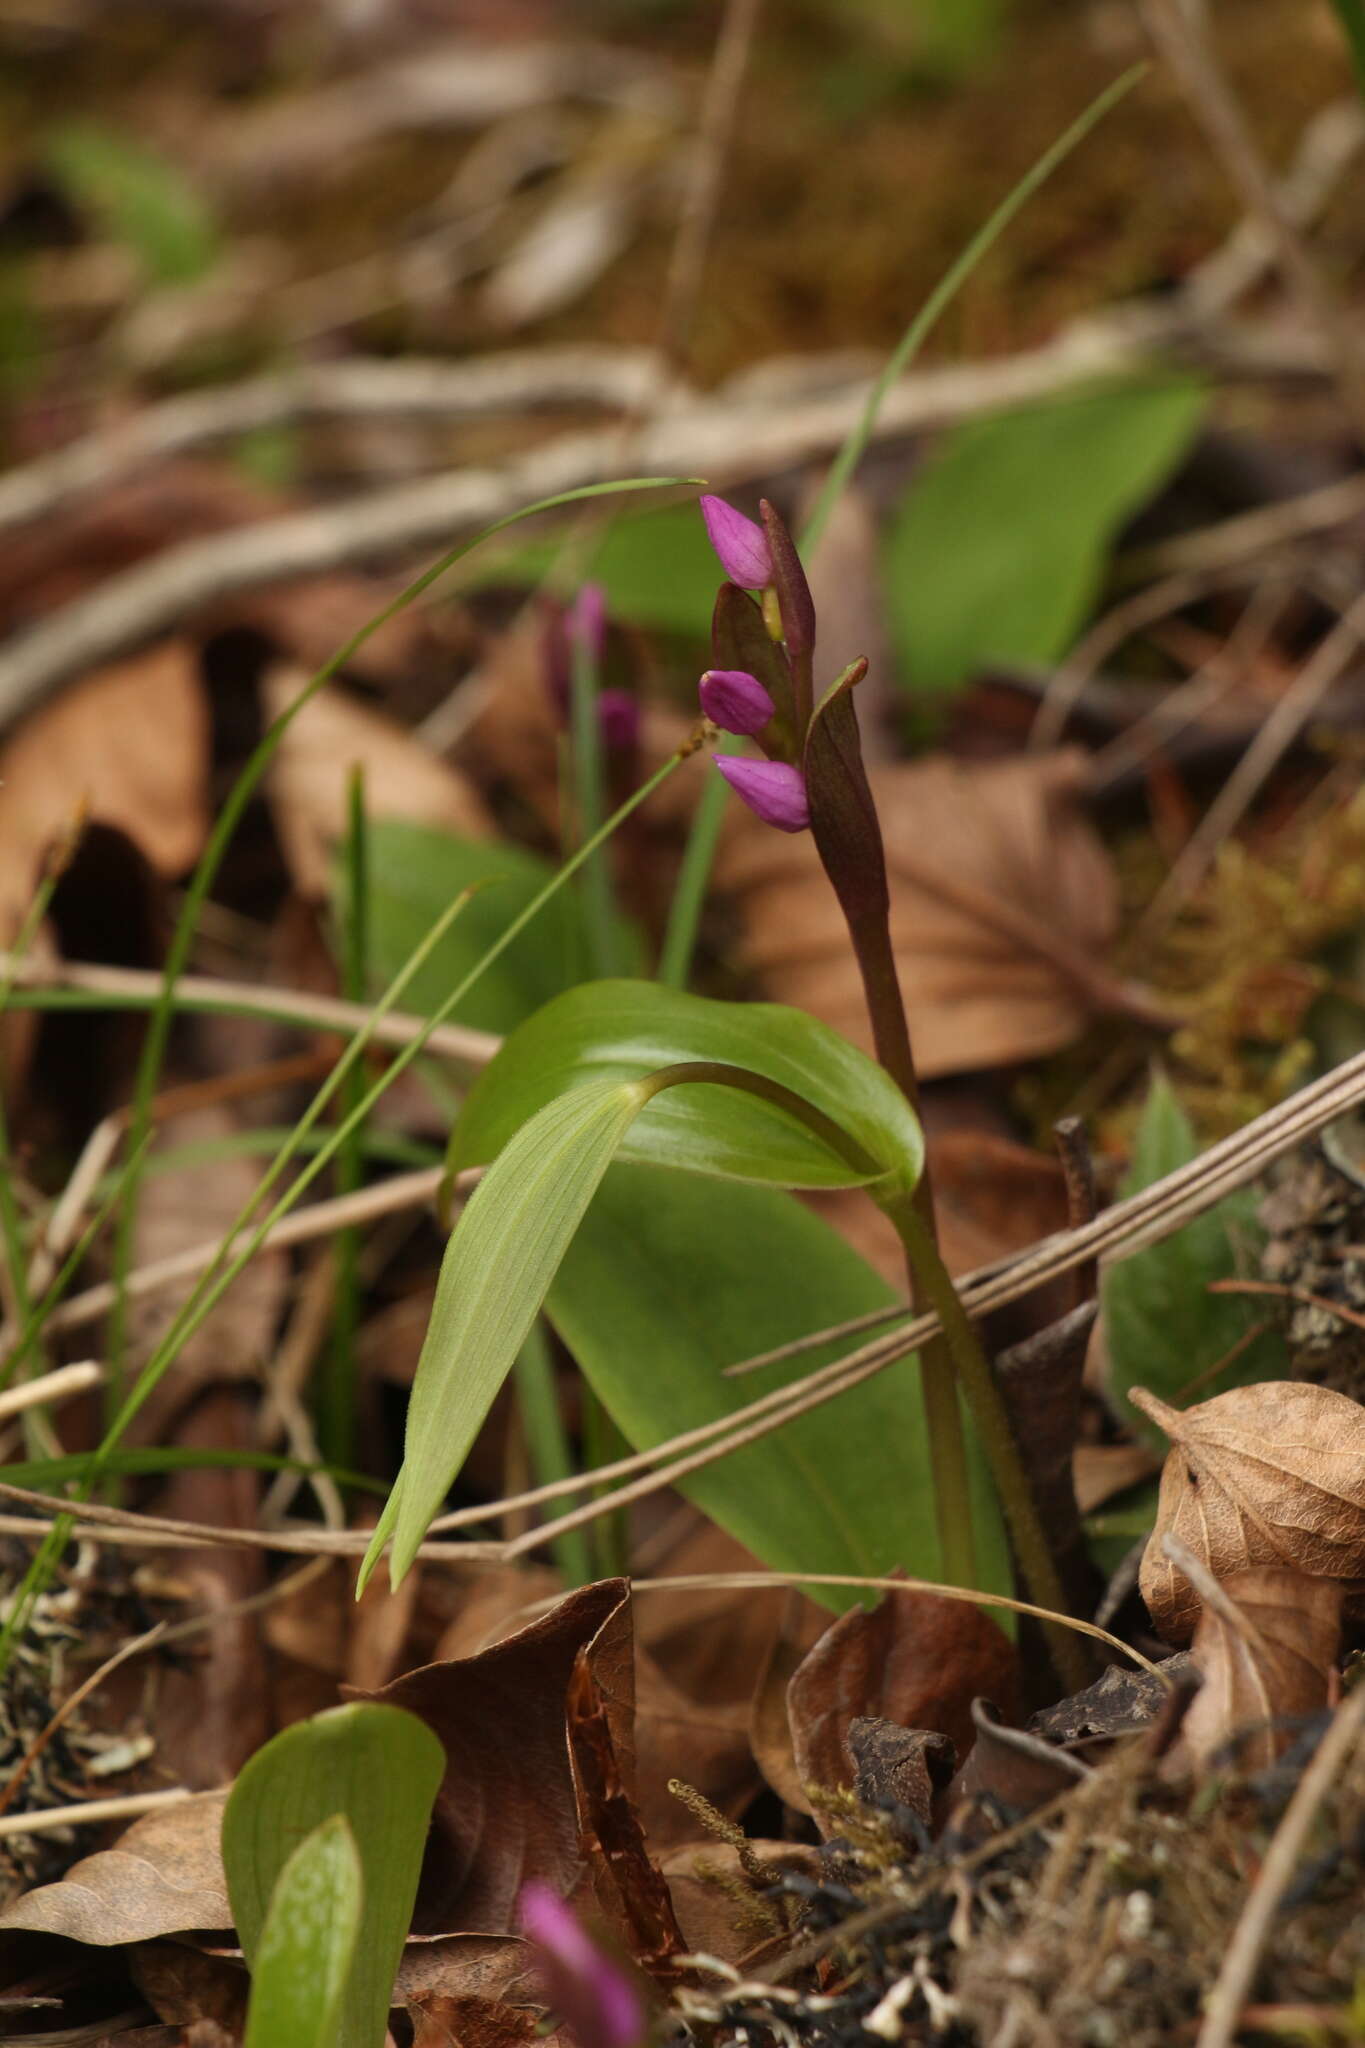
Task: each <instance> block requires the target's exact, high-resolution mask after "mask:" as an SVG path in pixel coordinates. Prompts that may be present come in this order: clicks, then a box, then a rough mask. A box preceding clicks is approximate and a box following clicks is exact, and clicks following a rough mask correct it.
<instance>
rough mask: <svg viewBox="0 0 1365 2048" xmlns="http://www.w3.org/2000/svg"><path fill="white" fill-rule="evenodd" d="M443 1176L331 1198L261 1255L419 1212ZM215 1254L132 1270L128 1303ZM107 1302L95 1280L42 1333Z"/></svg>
mask: <svg viewBox="0 0 1365 2048" xmlns="http://www.w3.org/2000/svg"><path fill="white" fill-rule="evenodd" d="M443 1175H444V1169H443V1168H442V1167H439V1166H425V1167H419V1168H418V1169H417V1170H416V1171H415V1172H413V1173H399V1174H394V1175H393V1176H392V1178H391V1179H389V1180H383V1181H378V1182H377V1183H376V1184H375V1186H374V1187H371V1188H361V1189H359V1190H358V1192H357V1193H355V1194H352V1195H334V1196H332V1197H331V1198H330V1199H329V1200H328V1201H325V1202H312V1203H310V1204H309V1205H308V1207H307V1208H305V1209H300V1210H297V1211H296V1212H295V1214H294V1215H292V1216H285V1217H282V1218H281V1220H280V1221H279V1222H278V1223H277V1224H276V1225H275V1227H274V1229H273V1230H272V1231H270V1233H269V1234H268V1236H267V1237H266V1238H265V1239H264V1240H263V1241H262V1249H263V1250H269V1249H272V1248H278V1247H280V1246H284V1245H292V1244H308V1243H311V1242H312V1240H313V1239H315V1238H318V1237H327V1236H330V1234H331V1233H332V1232H333V1231H334V1230H344V1229H347V1228H348V1227H350V1226H351V1225H353V1224H357V1223H371V1222H373V1221H374V1219H375V1218H376V1217H378V1216H391V1215H393V1214H394V1213H395V1212H397V1211H399V1210H402V1209H414V1208H420V1207H421V1206H422V1205H423V1204H424V1203H427V1202H431V1201H434V1200H435V1199H436V1196H437V1194H438V1193H439V1191H440V1187H441V1181H442V1178H443ZM465 1185H469V1186H472V1185H473V1177H467V1176H465V1175H463V1174H462V1175H460V1176H459V1180H458V1182H457V1186H460V1187H463V1186H465ZM221 1250H222V1239H221V1238H214V1239H213V1240H212V1241H210V1242H205V1243H204V1244H197V1245H189V1246H187V1247H186V1249H185V1250H184V1251H183V1252H174V1253H172V1255H171V1256H170V1257H169V1258H165V1259H155V1260H153V1261H152V1262H151V1264H149V1265H146V1266H139V1267H137V1268H136V1269H135V1270H134V1271H133V1272H132V1273H130V1274H129V1275H128V1284H127V1292H128V1295H129V1298H130V1299H136V1298H138V1297H140V1296H142V1295H147V1294H156V1293H157V1292H159V1290H160V1289H161V1288H163V1287H170V1286H173V1285H174V1284H175V1282H177V1281H179V1280H184V1279H188V1278H191V1277H192V1276H193V1275H195V1274H196V1273H203V1272H206V1271H207V1269H208V1268H209V1267H210V1266H211V1265H212V1264H213V1262H214V1260H215V1259H216V1258H217V1257H218V1255H219V1253H220V1252H221ZM113 1301H114V1286H113V1283H112V1281H108V1280H101V1281H100V1282H99V1284H98V1285H97V1286H95V1287H87V1288H86V1290H85V1292H84V1293H83V1294H76V1295H73V1296H72V1297H71V1299H70V1301H65V1302H62V1303H61V1304H60V1306H59V1307H57V1308H54V1309H53V1311H52V1313H51V1315H50V1316H49V1317H48V1318H47V1322H46V1325H45V1327H46V1328H47V1329H49V1330H77V1329H82V1328H84V1326H85V1325H86V1324H87V1323H93V1322H97V1321H98V1320H99V1318H100V1317H101V1316H102V1315H104V1314H105V1313H106V1312H107V1311H108V1309H109V1308H111V1307H112V1305H113ZM4 1354H5V1346H4V1345H3V1344H0V1357H3V1356H4Z"/></svg>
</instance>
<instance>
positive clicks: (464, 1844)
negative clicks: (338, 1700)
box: [345, 1579, 635, 1935]
mask: <svg viewBox="0 0 1365 2048" xmlns="http://www.w3.org/2000/svg"><path fill="white" fill-rule="evenodd" d="M580 1650H582V1651H585V1652H586V1653H587V1656H588V1660H589V1665H590V1668H591V1671H592V1676H593V1679H594V1681H595V1682H596V1684H597V1686H598V1687H599V1689H600V1691H601V1694H602V1700H603V1711H604V1714H605V1717H606V1722H607V1726H608V1728H609V1729H610V1733H611V1739H612V1743H613V1747H614V1751H615V1755H616V1758H617V1761H618V1763H619V1765H620V1770H621V1777H622V1781H623V1783H624V1785H625V1787H626V1788H627V1790H629V1789H630V1787H631V1784H632V1780H633V1775H634V1748H633V1737H632V1719H633V1714H634V1706H635V1698H634V1677H633V1672H632V1666H631V1654H632V1645H631V1621H630V1595H629V1588H628V1586H627V1583H626V1581H625V1580H623V1579H605V1580H603V1581H601V1583H600V1584H598V1585H594V1586H585V1587H583V1588H582V1589H581V1590H580V1591H579V1592H577V1593H571V1594H569V1596H568V1597H567V1598H566V1599H564V1600H561V1601H560V1603H559V1605H558V1606H557V1607H556V1608H555V1609H554V1610H553V1612H552V1613H550V1614H547V1615H545V1616H543V1617H542V1618H541V1619H540V1620H539V1621H535V1622H532V1623H531V1625H530V1627H529V1628H524V1629H522V1630H520V1631H519V1633H518V1634H516V1635H514V1636H509V1637H508V1638H507V1639H506V1640H505V1641H503V1642H500V1643H496V1644H494V1646H493V1647H492V1648H491V1649H488V1650H484V1651H481V1652H480V1653H479V1655H477V1656H474V1657H465V1658H460V1659H457V1660H455V1661H453V1662H449V1663H445V1664H429V1665H427V1666H426V1667H425V1668H424V1669H423V1670H420V1671H410V1672H408V1673H407V1674H406V1676H404V1677H402V1678H398V1679H395V1680H394V1682H393V1683H392V1684H391V1685H387V1686H384V1687H383V1688H381V1689H380V1690H379V1691H376V1692H361V1691H359V1690H358V1689H352V1688H349V1687H348V1688H346V1689H345V1690H346V1695H347V1697H348V1698H363V1699H376V1700H381V1701H384V1702H386V1703H387V1704H388V1705H390V1706H397V1707H406V1708H407V1709H408V1710H409V1711H410V1712H411V1713H414V1714H418V1715H420V1717H421V1718H422V1719H423V1720H424V1721H426V1722H427V1724H428V1726H429V1727H431V1728H432V1729H433V1730H434V1732H435V1733H436V1735H437V1736H438V1737H439V1738H440V1740H441V1742H442V1743H443V1744H444V1746H445V1751H446V1758H447V1763H446V1773H445V1777H444V1779H443V1780H442V1783H441V1787H440V1790H439V1791H438V1792H437V1794H436V1804H435V1808H434V1811H433V1814H432V1825H431V1838H430V1841H429V1843H428V1847H427V1855H426V1861H425V1864H424V1866H423V1871H422V1882H421V1885H420V1887H419V1889H418V1894H417V1905H416V1909H415V1912H414V1915H413V1926H414V1929H415V1930H416V1931H417V1932H418V1933H422V1934H452V1933H456V1934H490V1935H506V1934H507V1933H508V1932H509V1930H510V1929H511V1928H512V1927H513V1926H514V1924H515V1915H516V1901H517V1894H518V1893H519V1892H520V1890H521V1887H522V1885H523V1884H524V1883H525V1882H526V1881H527V1879H528V1878H539V1879H541V1880H543V1882H545V1883H546V1884H549V1885H553V1886H554V1888H555V1889H556V1890H557V1891H558V1892H559V1893H560V1894H561V1895H562V1896H563V1897H565V1898H569V1897H572V1896H573V1895H575V1894H577V1893H580V1892H581V1891H582V1890H583V1888H584V1886H585V1882H586V1879H587V1876H588V1870H587V1863H586V1859H585V1857H584V1854H583V1850H582V1846H581V1844H580V1840H579V1810H578V1802H577V1799H576V1797H575V1790H574V1780H573V1773H572V1770H571V1768H570V1762H569V1745H568V1738H567V1700H568V1692H569V1681H570V1679H571V1677H572V1675H573V1670H574V1664H575V1661H576V1659H577V1657H578V1654H579V1652H580Z"/></svg>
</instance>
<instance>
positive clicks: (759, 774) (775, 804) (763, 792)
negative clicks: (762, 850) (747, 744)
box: [716, 754, 810, 832]
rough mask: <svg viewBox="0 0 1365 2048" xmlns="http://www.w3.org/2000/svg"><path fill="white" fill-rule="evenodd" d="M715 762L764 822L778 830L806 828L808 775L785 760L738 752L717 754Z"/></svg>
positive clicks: (807, 818) (787, 830)
mask: <svg viewBox="0 0 1365 2048" xmlns="http://www.w3.org/2000/svg"><path fill="white" fill-rule="evenodd" d="M716 766H717V768H719V770H720V772H721V774H722V775H723V776H724V777H725V780H726V781H727V782H728V783H729V785H730V787H731V789H733V791H734V792H735V795H736V796H737V797H740V798H741V799H742V800H743V801H744V802H745V803H746V804H747V805H748V806H749V809H750V810H751V811H752V812H753V813H754V816H755V817H757V818H762V820H763V822H764V824H765V825H775V826H776V827H777V829H778V831H779V832H804V831H805V829H806V827H807V826H808V825H809V824H810V804H809V802H808V800H807V797H806V783H805V777H804V776H803V775H802V773H801V770H800V769H799V768H793V767H790V766H789V765H788V763H787V762H786V761H746V760H743V759H741V758H740V756H739V755H736V754H718V755H717V756H716Z"/></svg>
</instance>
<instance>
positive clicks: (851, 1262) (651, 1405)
mask: <svg viewBox="0 0 1365 2048" xmlns="http://www.w3.org/2000/svg"><path fill="white" fill-rule="evenodd" d="M894 1299H895V1295H894V1293H893V1290H892V1289H891V1288H890V1287H888V1285H887V1284H886V1282H885V1281H884V1280H882V1279H881V1278H880V1277H879V1275H878V1274H876V1273H874V1272H873V1270H872V1268H871V1267H870V1266H869V1265H868V1264H867V1262H866V1260H864V1259H861V1258H860V1257H859V1256H858V1254H857V1253H856V1252H855V1251H854V1250H853V1249H852V1247H851V1246H849V1245H848V1244H846V1243H845V1242H844V1240H843V1239H842V1238H841V1237H840V1236H839V1235H838V1233H837V1232H836V1231H834V1230H832V1229H831V1228H830V1226H829V1225H828V1224H827V1223H825V1222H823V1221H822V1220H821V1218H820V1217H818V1216H815V1215H812V1214H811V1212H810V1211H809V1210H808V1209H806V1208H805V1207H804V1206H803V1205H802V1204H801V1203H800V1202H798V1201H796V1200H795V1199H794V1198H793V1197H792V1196H791V1195H786V1194H781V1193H779V1192H777V1191H775V1190H773V1189H771V1188H757V1187H745V1186H742V1185H740V1184H739V1183H737V1182H717V1181H711V1180H704V1179H702V1178H700V1177H699V1176H696V1175H693V1174H687V1173H675V1172H670V1171H668V1170H666V1169H664V1168H661V1167H657V1166H648V1167H646V1166H613V1167H612V1169H611V1171H610V1172H609V1173H608V1174H607V1176H606V1179H605V1180H604V1182H603V1184H602V1187H601V1188H600V1190H599V1191H598V1194H597V1197H596V1199H595V1200H594V1202H593V1204H592V1207H591V1208H590V1209H589V1211H588V1213H587V1216H586V1217H585V1219H584V1221H583V1223H582V1224H581V1225H580V1227H579V1230H578V1233H577V1235H576V1236H575V1238H574V1240H573V1243H572V1244H571V1245H570V1247H569V1250H568V1252H567V1254H566V1256H565V1258H564V1261H563V1264H562V1265H561V1266H560V1269H559V1272H558V1274H557V1276H556V1278H555V1282H554V1285H553V1286H552V1288H551V1289H550V1294H549V1299H548V1302H547V1304H546V1306H547V1311H548V1313H549V1316H550V1319H551V1321H552V1322H553V1323H554V1324H555V1327H556V1328H557V1329H558V1331H559V1333H560V1335H561V1336H562V1337H563V1339H564V1341H565V1343H566V1344H567V1345H568V1347H569V1349H570V1351H571V1352H572V1353H573V1355H574V1357H575V1359H576V1360H577V1361H578V1364H579V1366H580V1367H581V1369H582V1371H583V1373H584V1375H585V1376H586V1378H587V1380H588V1381H589V1383H590V1385H591V1386H592V1388H593V1390H594V1392H595V1393H596V1394H597V1395H598V1397H599V1399H600V1400H601V1401H602V1403H603V1404H604V1406H605V1407H606V1408H607V1409H608V1410H609V1412H610V1413H611V1415H612V1418H613V1419H614V1421H615V1422H616V1423H617V1424H618V1425H619V1426H620V1428H621V1430H622V1432H623V1433H624V1435H625V1436H626V1437H627V1438H628V1439H629V1441H630V1443H631V1444H632V1445H633V1446H634V1447H635V1448H636V1449H637V1450H647V1449H650V1448H652V1446H654V1445H655V1444H659V1443H663V1442H664V1441H665V1440H666V1439H668V1438H669V1437H671V1436H673V1435H675V1434H676V1433H678V1432H679V1431H682V1430H689V1429H695V1428H697V1427H699V1426H700V1425H702V1424H704V1423H708V1422H712V1421H715V1420H716V1419H717V1418H719V1417H721V1416H724V1415H730V1414H734V1413H735V1412H736V1411H737V1410H738V1409H740V1408H742V1407H745V1406H747V1405H748V1403H749V1402H751V1401H753V1400H755V1399H757V1398H758V1396H759V1395H760V1394H766V1393H769V1392H771V1391H772V1390H773V1389H774V1388H776V1387H782V1386H788V1385H790V1384H792V1383H793V1382H795V1381H797V1380H800V1379H803V1378H804V1377H806V1375H808V1374H809V1373H811V1372H813V1371H814V1370H815V1369H816V1367H817V1366H820V1365H823V1364H825V1363H827V1362H828V1361H830V1360H832V1359H834V1358H837V1357H839V1356H840V1355H841V1354H842V1353H844V1352H846V1351H848V1350H850V1349H852V1347H853V1344H854V1343H856V1342H857V1341H858V1340H857V1339H854V1340H851V1341H849V1340H845V1341H844V1342H843V1343H835V1344H831V1345H828V1346H826V1347H824V1348H823V1349H821V1350H819V1351H815V1352H805V1353H803V1354H801V1355H800V1356H798V1357H796V1358H790V1359H787V1360H785V1361H784V1362H781V1363H778V1364H774V1365H771V1366H767V1367H765V1368H763V1370H762V1371H760V1372H757V1373H754V1374H752V1375H751V1376H747V1377H744V1378H741V1379H727V1378H726V1377H725V1376H724V1372H723V1368H724V1367H725V1366H727V1365H732V1364H734V1363H735V1362H736V1361H737V1360H739V1359H741V1358H748V1357H754V1356H757V1355H758V1354H759V1353H761V1352H764V1351H768V1350H771V1349H773V1348H775V1347H776V1346H778V1345H781V1344H786V1343H790V1342H791V1341H792V1340H793V1339H795V1338H798V1337H802V1336H805V1335H806V1334H807V1333H808V1332H809V1331H811V1330H818V1329H820V1328H822V1327H823V1326H825V1325H827V1324H830V1323H836V1322H840V1321H843V1320H845V1319H846V1318H851V1317H853V1316H858V1315H863V1314H865V1313H866V1312H868V1311H869V1310H872V1309H876V1308H882V1307H884V1306H886V1305H887V1304H888V1303H889V1302H891V1301H893V1300H894ZM965 1426H966V1428H967V1430H968V1437H969V1447H970V1448H971V1452H972V1473H973V1481H974V1487H973V1498H972V1520H973V1526H974V1528H975V1530H976V1536H977V1546H978V1565H979V1571H980V1583H981V1585H982V1586H983V1587H985V1588H986V1589H988V1590H994V1591H1000V1592H1008V1591H1011V1590H1012V1589H1013V1580H1012V1575H1011V1568H1010V1562H1009V1552H1008V1546H1007V1545H1006V1542H1005V1538H1004V1534H1003V1529H1002V1525H1001V1519H1000V1512H999V1508H998V1506H997V1504H996V1502H995V1499H994V1496H993V1493H992V1490H991V1486H990V1481H989V1478H988V1476H987V1474H986V1471H985V1465H984V1461H983V1459H982V1458H981V1457H980V1455H979V1454H978V1453H977V1452H976V1450H975V1447H974V1445H973V1444H972V1440H971V1424H970V1419H967V1420H966V1423H965ZM679 1486H680V1489H681V1491H682V1492H684V1493H685V1494H686V1495H687V1496H688V1498H689V1499H691V1500H694V1501H696V1503H697V1504H698V1506H700V1507H701V1508H703V1509H704V1510H705V1512H706V1513H707V1514H708V1515H710V1516H712V1517H713V1518H714V1520H716V1521H717V1522H719V1523H720V1525H721V1527H722V1528H724V1529H727V1530H728V1531H729V1533H730V1534H731V1535H732V1536H734V1537H736V1538H737V1539H738V1541H739V1542H741V1543H743V1544H745V1545H746V1547H747V1548H748V1549H750V1550H752V1551H753V1552H754V1553H755V1554H756V1555H757V1556H758V1557H760V1558H761V1559H762V1560H763V1562H764V1564H766V1565H769V1566H771V1567H772V1568H773V1569H774V1570H780V1571H801V1570H803V1569H804V1570H806V1571H828V1572H850V1573H858V1574H862V1575H867V1576H876V1575H880V1574H884V1573H886V1572H889V1571H893V1570H894V1569H895V1568H896V1567H897V1566H900V1567H903V1568H904V1569H905V1570H906V1571H909V1572H912V1573H915V1574H916V1575H918V1576H920V1577H924V1578H930V1579H937V1578H938V1577H940V1576H941V1574H940V1571H939V1558H938V1543H937V1537H936V1534H935V1527H934V1509H933V1493H932V1486H931V1471H930V1464H929V1450H928V1444H927V1441H926V1436H925V1428H924V1411H923V1405H922V1401H921V1396H920V1388H919V1368H918V1366H917V1364H916V1362H915V1360H914V1359H913V1358H909V1359H900V1360H897V1362H896V1363H895V1364H894V1365H890V1366H887V1367H886V1368H885V1369H884V1370H883V1371H881V1372H879V1373H877V1374H876V1376H875V1377H874V1378H872V1379H869V1380H867V1381H865V1382H864V1383H863V1385H862V1386H859V1387H855V1388H852V1389H851V1390H850V1391H849V1392H848V1393H845V1394H841V1395H840V1396H839V1397H838V1399H837V1400H835V1401H832V1402H830V1403H829V1404H828V1405H827V1406H824V1407H819V1408H815V1409H813V1410H812V1411H811V1412H810V1413H809V1414H807V1415H803V1416H799V1417H797V1418H795V1419H794V1420H792V1421H790V1422H786V1423H784V1424H783V1425H782V1427H781V1428H780V1429H777V1430H774V1431H772V1432H771V1433H770V1434H769V1435H767V1436H764V1437H760V1438H759V1439H758V1440H757V1441H756V1442H754V1443H752V1444H750V1445H748V1446H747V1447H746V1448H745V1449H744V1450H741V1451H736V1452H734V1453H733V1454H732V1455H730V1456H727V1457H725V1458H721V1459H718V1460H717V1461H716V1463H715V1464H713V1465H706V1466H703V1467H702V1468H701V1469H700V1470H699V1471H697V1472H694V1473H692V1474H690V1475H689V1476H688V1477H686V1478H684V1479H682V1480H680V1481H679ZM859 1597H860V1596H859V1595H858V1594H857V1593H856V1592H850V1591H845V1592H840V1591H839V1590H837V1589H831V1588H828V1587H820V1588H814V1587H813V1588H812V1589H811V1598H812V1599H814V1600H818V1601H820V1602H822V1603H823V1604H825V1605H826V1606H829V1607H832V1608H834V1609H836V1610H839V1609H841V1608H844V1607H847V1606H849V1605H851V1604H854V1603H856V1602H857V1600H858V1599H859Z"/></svg>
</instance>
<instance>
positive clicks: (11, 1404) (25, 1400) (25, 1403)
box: [0, 1358, 104, 1420]
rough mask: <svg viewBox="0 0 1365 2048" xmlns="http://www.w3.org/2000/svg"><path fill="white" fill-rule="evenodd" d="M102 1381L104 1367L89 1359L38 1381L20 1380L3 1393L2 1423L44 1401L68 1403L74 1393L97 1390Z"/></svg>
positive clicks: (0, 1397) (57, 1370)
mask: <svg viewBox="0 0 1365 2048" xmlns="http://www.w3.org/2000/svg"><path fill="white" fill-rule="evenodd" d="M103 1378H104V1367H103V1366H102V1365H97V1364H96V1363H95V1361H94V1359H93V1358H87V1359H83V1360H82V1361H81V1363H80V1364H79V1365H59V1366H58V1367H57V1368H56V1369H55V1371H53V1372H45V1373H43V1374H42V1375H41V1377H40V1378H38V1379H36V1380H21V1381H20V1382H19V1384H18V1386H16V1387H9V1388H7V1389H6V1390H5V1392H3V1393H0V1420H5V1419H7V1418H8V1417H9V1416H11V1415H20V1414H22V1413H23V1411H24V1409H26V1408H37V1407H39V1406H41V1404H42V1403H43V1402H45V1401H52V1402H56V1401H69V1400H70V1399H71V1396H72V1395H73V1394H83V1393H84V1392H85V1390H86V1389H87V1387H97V1386H98V1385H99V1384H100V1382H101V1380H102V1379H103Z"/></svg>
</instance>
